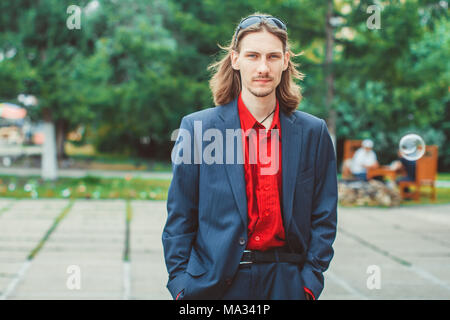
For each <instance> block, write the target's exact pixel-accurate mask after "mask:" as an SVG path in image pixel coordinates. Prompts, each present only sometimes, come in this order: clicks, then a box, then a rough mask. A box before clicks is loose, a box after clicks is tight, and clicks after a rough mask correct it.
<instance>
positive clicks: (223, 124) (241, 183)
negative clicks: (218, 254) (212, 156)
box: [216, 98, 247, 228]
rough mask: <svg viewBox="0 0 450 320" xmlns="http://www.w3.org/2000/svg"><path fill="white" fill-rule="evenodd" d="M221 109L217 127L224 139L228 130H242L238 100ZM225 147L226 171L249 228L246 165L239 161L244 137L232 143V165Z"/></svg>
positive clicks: (243, 218) (243, 220)
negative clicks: (227, 159)
mask: <svg viewBox="0 0 450 320" xmlns="http://www.w3.org/2000/svg"><path fill="white" fill-rule="evenodd" d="M219 108H221V110H220V113H219V118H220V120H218V121H217V123H216V125H217V128H218V129H219V130H220V131H221V132H222V134H223V136H224V137H226V130H227V129H232V130H236V129H241V122H240V120H239V113H238V109H237V98H236V99H234V100H233V101H231V102H230V103H228V104H226V105H224V106H221V107H219ZM236 142H237V143H236ZM224 147H225V149H224V150H225V152H224V156H223V163H224V164H225V171H226V172H227V175H228V179H229V183H230V185H231V189H232V190H233V196H234V200H235V201H236V204H237V207H238V209H239V213H240V215H241V218H242V222H243V223H244V226H245V227H246V228H247V192H246V189H245V177H244V164H243V160H241V161H237V159H238V158H239V156H238V155H241V156H243V155H242V137H241V136H238V137H237V138H235V140H234V143H232V147H233V148H234V150H233V151H234V153H233V154H234V159H233V161H232V163H230V164H228V163H227V162H226V154H227V152H230V150H226V144H225V146H224Z"/></svg>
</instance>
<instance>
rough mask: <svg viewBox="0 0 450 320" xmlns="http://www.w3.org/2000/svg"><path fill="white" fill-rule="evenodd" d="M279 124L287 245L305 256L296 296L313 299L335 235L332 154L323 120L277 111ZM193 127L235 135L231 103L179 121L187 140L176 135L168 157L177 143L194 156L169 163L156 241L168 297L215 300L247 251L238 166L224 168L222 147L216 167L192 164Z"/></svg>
mask: <svg viewBox="0 0 450 320" xmlns="http://www.w3.org/2000/svg"><path fill="white" fill-rule="evenodd" d="M199 121H201V122H199ZM280 121H281V146H282V159H281V160H282V199H280V200H281V206H282V207H281V208H282V215H283V224H284V228H285V234H286V241H287V245H288V246H289V247H290V248H291V250H292V251H293V252H298V253H304V254H306V262H305V264H304V266H303V269H302V271H301V278H302V280H303V283H299V290H303V286H306V287H307V288H309V289H310V290H311V291H312V292H313V294H314V296H315V297H316V298H317V297H319V295H320V293H321V292H322V289H323V286H324V278H323V272H324V271H325V270H326V269H327V268H328V266H329V263H330V261H331V259H332V257H333V248H332V244H333V242H334V239H335V236H336V224H337V200H338V194H337V177H336V159H335V152H334V148H333V144H332V140H331V138H330V135H329V133H328V130H327V127H326V123H325V121H323V120H322V119H319V118H317V117H314V116H312V115H310V114H307V113H305V112H301V111H295V112H293V113H292V114H290V115H286V114H285V113H284V112H282V111H281V109H280ZM199 124H201V130H202V132H205V131H206V130H207V129H211V128H216V129H218V130H219V131H220V132H221V133H222V134H223V136H224V137H225V133H226V129H233V130H235V129H240V120H239V114H238V109H237V98H236V99H234V100H233V101H231V102H230V103H228V104H226V105H223V106H217V107H213V108H209V109H206V110H202V111H199V112H195V113H193V114H190V115H187V116H185V117H184V118H183V119H182V121H181V126H180V129H183V130H184V132H185V133H186V132H189V133H190V135H191V137H192V139H186V138H184V137H183V138H182V137H181V136H182V135H181V134H180V135H179V136H178V139H177V141H176V143H175V148H174V150H176V148H177V146H181V145H182V144H183V143H184V147H186V146H187V145H186V144H188V145H189V146H190V148H191V150H193V151H192V152H188V153H186V154H184V156H185V157H190V160H191V161H185V162H187V163H180V162H179V161H175V163H173V179H172V182H171V185H170V188H169V194H168V201H167V211H168V217H167V221H166V225H165V227H164V231H163V235H162V241H163V246H164V255H165V261H166V266H167V270H168V272H169V281H168V284H167V287H168V289H169V291H170V293H171V294H172V296H173V297H174V298H175V297H176V296H177V295H178V293H180V292H181V291H183V290H184V291H183V295H182V296H183V298H185V299H219V298H220V297H221V296H222V294H223V293H224V292H225V290H226V288H227V283H229V282H230V281H231V279H232V278H233V276H234V274H235V273H236V272H237V269H238V266H239V262H240V259H241V256H242V253H243V251H244V249H245V247H246V244H247V196H246V190H245V178H244V165H243V164H242V162H240V163H239V162H237V161H234V162H233V163H231V164H227V163H229V162H227V161H225V154H226V153H227V152H228V151H231V150H226V146H225V145H226V144H225V143H223V149H224V155H223V157H224V161H223V164H221V163H212V164H208V163H205V162H202V163H199V161H198V158H197V161H195V157H199V156H201V155H202V154H203V151H204V150H205V147H206V146H207V145H208V143H205V142H203V143H202V142H201V141H202V139H203V140H205V138H204V137H201V136H200V133H199V132H200V131H199V130H198V129H199V128H200V127H199ZM194 127H196V128H195V129H196V130H194ZM180 131H181V130H180ZM211 141H212V140H211ZM195 142H196V143H195ZM238 148H242V144H241V145H239V143H236V144H235V145H234V150H233V151H234V154H236V155H237V154H238V151H239V149H238ZM180 149H181V148H180ZM180 149H177V150H178V151H179V150H180ZM178 151H177V152H178ZM184 152H187V151H185V150H183V152H180V153H179V154H180V155H181V153H184ZM173 159H174V158H172V160H173ZM236 162H237V163H236Z"/></svg>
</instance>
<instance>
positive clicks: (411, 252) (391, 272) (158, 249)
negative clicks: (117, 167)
mask: <svg viewBox="0 0 450 320" xmlns="http://www.w3.org/2000/svg"><path fill="white" fill-rule="evenodd" d="M338 216H339V223H338V225H339V230H338V235H337V239H336V242H335V246H334V248H335V257H334V259H333V261H332V263H331V266H330V269H329V270H328V271H327V272H326V273H325V284H326V285H325V289H324V291H323V293H322V295H321V297H320V298H321V299H450V205H440V206H417V207H414V208H411V207H409V208H396V209H374V208H362V209H361V208H351V209H349V208H340V209H339V212H338ZM127 217H128V223H127ZM165 218H166V204H165V202H164V201H130V202H126V201H124V200H112V201H111V200H98V201H94V200H76V201H73V202H70V201H69V200H56V199H55V200H13V199H0V299H170V298H171V297H170V295H169V292H168V291H167V289H166V288H165V284H166V281H167V272H166V269H165V265H164V261H163V255H162V244H161V232H162V228H163V225H164V222H165ZM78 276H79V277H78ZM377 277H378V278H377ZM77 285H79V287H77Z"/></svg>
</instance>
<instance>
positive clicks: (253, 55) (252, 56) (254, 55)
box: [247, 54, 256, 58]
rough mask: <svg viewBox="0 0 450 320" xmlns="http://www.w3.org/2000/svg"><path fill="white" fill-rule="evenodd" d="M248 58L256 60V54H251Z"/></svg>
mask: <svg viewBox="0 0 450 320" xmlns="http://www.w3.org/2000/svg"><path fill="white" fill-rule="evenodd" d="M247 57H249V58H254V57H256V54H249V55H247Z"/></svg>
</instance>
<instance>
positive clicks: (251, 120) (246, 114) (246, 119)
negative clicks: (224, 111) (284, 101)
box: [238, 92, 281, 137]
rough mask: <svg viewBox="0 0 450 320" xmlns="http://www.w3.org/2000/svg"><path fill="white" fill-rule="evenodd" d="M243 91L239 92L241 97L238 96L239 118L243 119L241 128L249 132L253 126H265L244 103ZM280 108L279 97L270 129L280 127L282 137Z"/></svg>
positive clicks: (279, 132) (279, 131)
mask: <svg viewBox="0 0 450 320" xmlns="http://www.w3.org/2000/svg"><path fill="white" fill-rule="evenodd" d="M241 95H242V92H241V93H239V98H238V111H239V118H240V120H241V129H242V130H243V131H244V132H247V130H248V129H252V128H261V129H262V128H265V127H264V125H262V124H261V123H259V122H258V121H257V120H256V119H255V117H254V116H253V115H252V114H251V112H250V111H249V110H248V109H247V107H246V106H245V104H244V101H243V100H242V97H241ZM279 110H280V106H279V104H278V99H276V107H275V112H274V115H273V120H272V124H271V125H270V128H269V130H272V129H278V134H279V136H280V137H281V130H280V128H281V125H280V116H279Z"/></svg>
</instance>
